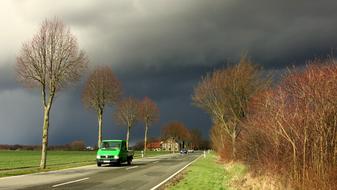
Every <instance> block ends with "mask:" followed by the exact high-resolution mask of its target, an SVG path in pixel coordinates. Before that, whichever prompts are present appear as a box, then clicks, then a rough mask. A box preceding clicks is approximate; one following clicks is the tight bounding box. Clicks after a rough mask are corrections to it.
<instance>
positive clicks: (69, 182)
mask: <svg viewBox="0 0 337 190" xmlns="http://www.w3.org/2000/svg"><path fill="white" fill-rule="evenodd" d="M87 179H89V178H88V177H86V178H82V179H77V180H74V181H68V182H65V183H60V184H57V185H53V186H51V187H58V186H62V185H67V184H71V183H76V182H80V181H84V180H87Z"/></svg>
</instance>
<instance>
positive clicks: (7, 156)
mask: <svg viewBox="0 0 337 190" xmlns="http://www.w3.org/2000/svg"><path fill="white" fill-rule="evenodd" d="M95 155H96V152H95V151H48V156H47V168H46V169H45V170H43V171H50V170H58V169H64V168H70V167H76V166H83V165H88V164H94V163H95V158H96V157H95ZM40 157H41V152H40V151H0V177H4V176H12V175H20V174H28V173H35V172H39V171H41V170H40V169H39V164H40Z"/></svg>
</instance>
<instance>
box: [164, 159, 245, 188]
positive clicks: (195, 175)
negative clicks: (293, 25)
mask: <svg viewBox="0 0 337 190" xmlns="http://www.w3.org/2000/svg"><path fill="white" fill-rule="evenodd" d="M216 160H217V157H216V155H214V154H212V153H211V154H208V155H207V157H206V158H203V157H201V158H200V159H199V160H197V161H196V162H195V163H193V164H192V165H191V166H189V167H188V168H187V169H186V170H185V174H184V175H183V179H181V180H180V181H179V182H178V183H177V184H175V185H173V186H169V187H168V189H170V190H188V189H191V190H192V189H214V190H217V189H219V190H220V189H221V190H226V189H231V188H230V187H229V186H230V181H231V180H232V179H234V178H237V177H241V176H244V174H245V173H246V172H247V169H246V167H245V166H244V165H241V164H233V165H231V167H228V168H225V167H224V164H220V163H217V162H216Z"/></svg>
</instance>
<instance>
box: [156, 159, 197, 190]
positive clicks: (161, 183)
mask: <svg viewBox="0 0 337 190" xmlns="http://www.w3.org/2000/svg"><path fill="white" fill-rule="evenodd" d="M201 156H202V155H200V156H199V157H198V158H196V159H195V160H193V161H192V162H190V163H188V164H186V166H184V167H183V168H181V169H180V170H178V171H177V172H176V173H174V174H172V175H171V176H170V177H168V178H166V179H165V180H164V181H162V182H160V183H159V184H158V185H156V186H154V187H152V188H151V189H150V190H155V189H157V188H158V187H160V186H161V185H163V184H164V183H166V182H167V181H168V180H170V179H172V178H173V177H174V176H176V175H177V174H178V173H180V172H181V171H183V170H184V169H185V168H187V167H188V166H189V165H191V164H193V163H194V162H195V161H197V160H198V159H199V158H201Z"/></svg>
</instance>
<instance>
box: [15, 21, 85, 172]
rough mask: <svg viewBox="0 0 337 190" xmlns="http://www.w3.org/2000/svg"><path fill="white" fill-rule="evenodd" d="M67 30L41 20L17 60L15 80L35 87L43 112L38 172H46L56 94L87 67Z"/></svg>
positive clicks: (58, 23) (60, 25) (77, 77)
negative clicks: (39, 95)
mask: <svg viewBox="0 0 337 190" xmlns="http://www.w3.org/2000/svg"><path fill="white" fill-rule="evenodd" d="M87 62H88V61H87V58H86V55H85V53H84V52H83V51H81V50H79V48H78V43H77V40H76V38H75V36H73V35H72V34H71V32H70V29H69V27H67V26H65V25H64V23H63V22H62V21H60V20H58V19H56V18H55V19H53V20H45V21H44V22H43V23H42V25H41V28H40V30H39V32H38V33H37V34H36V35H34V37H33V39H32V40H31V41H28V42H26V43H24V44H23V46H22V49H21V51H20V53H19V55H18V56H17V64H16V70H17V77H18V80H19V81H20V82H21V83H23V84H24V85H25V86H27V87H31V88H33V87H39V88H41V93H42V103H43V109H44V117H43V118H44V119H43V134H42V156H41V163H40V168H42V169H44V168H46V160H47V147H48V129H49V114H50V109H51V107H52V104H53V100H54V97H55V95H56V93H57V92H58V91H60V90H61V89H62V88H64V87H66V86H68V85H69V84H71V83H73V82H75V81H78V80H79V78H80V76H81V74H82V73H83V71H84V70H85V69H86V67H87Z"/></svg>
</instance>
